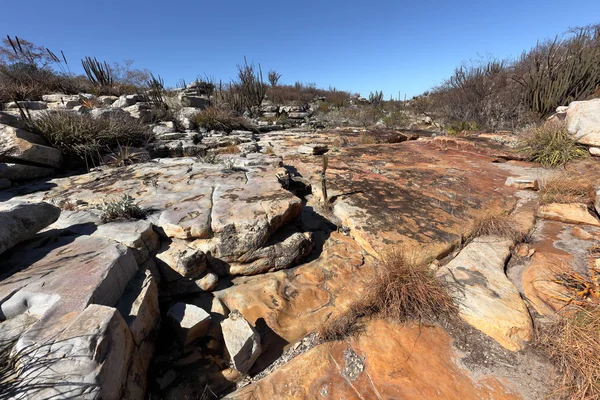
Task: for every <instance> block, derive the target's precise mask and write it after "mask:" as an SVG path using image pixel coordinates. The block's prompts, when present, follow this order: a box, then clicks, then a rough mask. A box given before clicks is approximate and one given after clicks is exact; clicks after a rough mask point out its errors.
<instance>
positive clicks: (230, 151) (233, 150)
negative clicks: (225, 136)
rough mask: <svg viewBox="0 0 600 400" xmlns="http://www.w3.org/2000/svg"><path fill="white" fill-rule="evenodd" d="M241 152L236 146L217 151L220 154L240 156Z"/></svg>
mask: <svg viewBox="0 0 600 400" xmlns="http://www.w3.org/2000/svg"><path fill="white" fill-rule="evenodd" d="M239 152H240V148H239V147H238V146H236V145H235V144H232V145H229V146H226V147H221V148H219V149H217V153H218V154H238V153H239Z"/></svg>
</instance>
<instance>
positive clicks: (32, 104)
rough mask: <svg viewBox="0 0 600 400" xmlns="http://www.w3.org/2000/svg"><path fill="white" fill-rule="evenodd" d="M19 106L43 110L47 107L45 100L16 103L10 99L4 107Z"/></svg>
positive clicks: (16, 107) (15, 107)
mask: <svg viewBox="0 0 600 400" xmlns="http://www.w3.org/2000/svg"><path fill="white" fill-rule="evenodd" d="M19 106H21V107H22V108H26V109H28V110H45V109H47V108H48V104H47V103H46V102H45V101H19V104H18V105H17V103H16V102H14V101H11V102H10V103H8V104H7V105H6V108H13V109H18V108H19Z"/></svg>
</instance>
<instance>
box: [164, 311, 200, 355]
mask: <svg viewBox="0 0 600 400" xmlns="http://www.w3.org/2000/svg"><path fill="white" fill-rule="evenodd" d="M167 318H169V320H170V322H171V325H172V327H173V329H174V331H175V333H176V335H177V337H178V338H179V341H180V342H181V344H182V345H184V346H185V345H186V344H189V343H191V342H193V341H194V340H196V339H198V338H200V337H202V336H204V335H205V334H206V332H207V331H208V327H209V325H210V314H208V313H207V312H206V311H204V310H203V309H201V308H200V307H196V306H194V305H192V304H185V303H176V304H175V305H173V306H172V307H171V308H169V311H168V312H167Z"/></svg>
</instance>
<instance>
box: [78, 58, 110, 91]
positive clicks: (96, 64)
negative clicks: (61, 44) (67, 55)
mask: <svg viewBox="0 0 600 400" xmlns="http://www.w3.org/2000/svg"><path fill="white" fill-rule="evenodd" d="M81 64H82V65H83V70H84V71H85V74H86V75H87V77H88V79H89V80H90V82H92V84H94V85H95V86H112V85H113V83H114V79H113V76H112V70H111V69H110V66H109V65H108V64H107V63H106V61H104V62H100V61H98V60H97V59H96V57H94V58H92V57H85V58H84V59H83V60H81Z"/></svg>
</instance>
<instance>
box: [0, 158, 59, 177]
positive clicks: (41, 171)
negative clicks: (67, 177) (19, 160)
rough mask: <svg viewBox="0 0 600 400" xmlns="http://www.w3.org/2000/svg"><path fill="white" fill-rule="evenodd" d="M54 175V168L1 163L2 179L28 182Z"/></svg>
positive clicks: (0, 174) (0, 175)
mask: <svg viewBox="0 0 600 400" xmlns="http://www.w3.org/2000/svg"><path fill="white" fill-rule="evenodd" d="M52 175H54V169H53V168H48V167H37V166H34V165H25V164H13V163H2V162H0V178H5V179H10V180H11V181H26V180H31V179H37V178H44V177H47V176H52Z"/></svg>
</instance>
